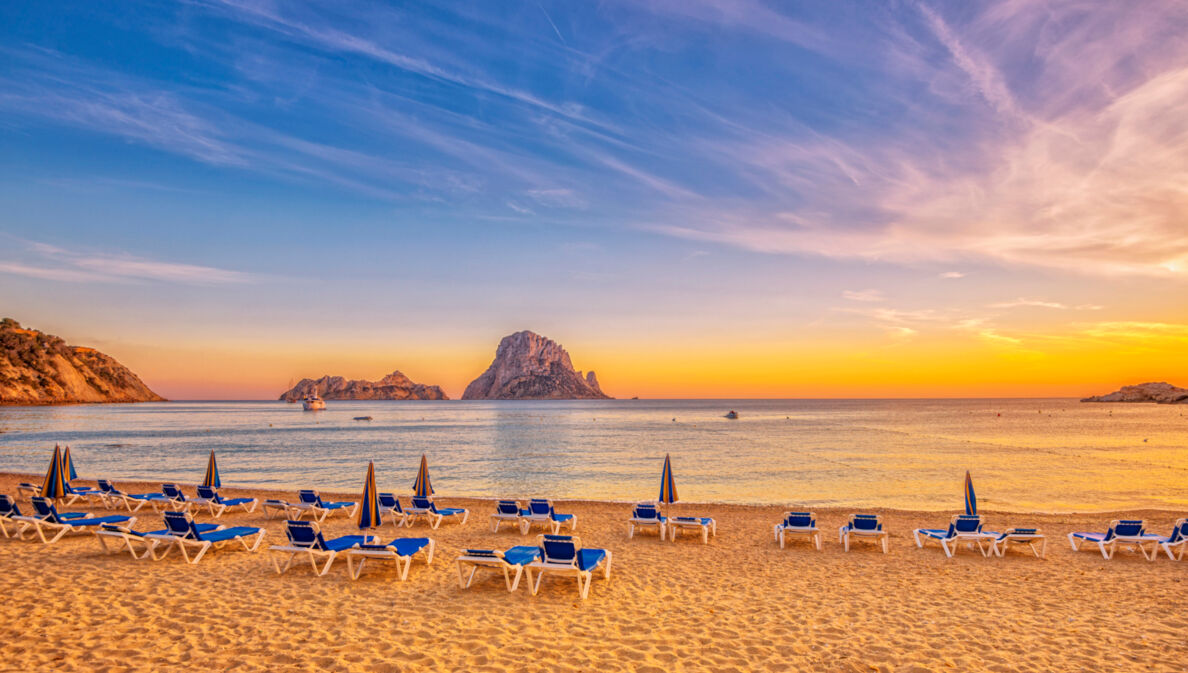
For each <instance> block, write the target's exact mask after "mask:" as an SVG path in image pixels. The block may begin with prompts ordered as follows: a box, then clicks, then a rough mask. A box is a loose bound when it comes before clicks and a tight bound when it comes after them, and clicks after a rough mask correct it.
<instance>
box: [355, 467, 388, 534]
mask: <svg viewBox="0 0 1188 673" xmlns="http://www.w3.org/2000/svg"><path fill="white" fill-rule="evenodd" d="M355 523H357V524H359V528H375V527H377V526H379V525H381V524H382V523H383V520H382V519H380V505H379V493H377V492H376V490H375V463H374V462H369V463H367V476H366V477H364V478H363V497H361V498H359V514H358V515H357V517H356V520H355Z"/></svg>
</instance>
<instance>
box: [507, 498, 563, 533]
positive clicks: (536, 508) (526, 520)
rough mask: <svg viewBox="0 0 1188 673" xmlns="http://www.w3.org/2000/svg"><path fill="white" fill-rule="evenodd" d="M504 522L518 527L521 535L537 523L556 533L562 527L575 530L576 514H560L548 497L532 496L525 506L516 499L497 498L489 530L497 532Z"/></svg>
mask: <svg viewBox="0 0 1188 673" xmlns="http://www.w3.org/2000/svg"><path fill="white" fill-rule="evenodd" d="M505 523H510V524H512V525H514V526H516V527H517V528H519V529H520V534H521V535H527V534H528V531H530V530H532V527H533V526H537V525H539V526H541V527H543V528H545V529H546V530H548V531H549V532H551V533H553V534H558V533H560V532H561V528H563V527H564V528H568V529H569V530H571V531H573V530H576V529H577V516H575V515H573V514H561V513H560V512H558V511H557V509H556V508H555V507H553V502H552V501H551V500H549V499H548V498H532V499H531V500H529V501H528V506H527V507H524V506H523V505H522V504H521V503H520V501H518V500H498V501H496V502H495V513H494V514H492V515H491V531H492V532H495V533H498V532H499V527H500V526H501V525H503V524H505Z"/></svg>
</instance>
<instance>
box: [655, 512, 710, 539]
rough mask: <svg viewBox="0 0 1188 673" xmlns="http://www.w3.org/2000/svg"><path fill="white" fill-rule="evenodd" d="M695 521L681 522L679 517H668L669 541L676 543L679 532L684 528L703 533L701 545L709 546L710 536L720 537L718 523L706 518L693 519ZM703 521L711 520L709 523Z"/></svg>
mask: <svg viewBox="0 0 1188 673" xmlns="http://www.w3.org/2000/svg"><path fill="white" fill-rule="evenodd" d="M692 518H693V519H696V520H695V521H681V520H679V518H678V517H674V516H669V517H668V524H667V528H668V540H669V542H676V539H677V532H678V531H680V529H682V528H697V529H700V531H701V544H709V539H710V536H711V535H713V536H714V537H718V522H717V520H715V519H712V518H710V517H705V516H697V517H692ZM702 519H709V523H702V521H701V520H702Z"/></svg>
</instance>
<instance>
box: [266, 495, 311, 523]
mask: <svg viewBox="0 0 1188 673" xmlns="http://www.w3.org/2000/svg"><path fill="white" fill-rule="evenodd" d="M260 509H261V511H263V512H264V518H265V519H273V518H276V517H280V518H282V519H297V518H299V517H300V516H301V513H302V510H301V508H299V507H297V506H295V505H293V503H291V502H288V501H286V500H276V499H274V498H270V499H268V500H265V501H264V502H263V503H261V505H260Z"/></svg>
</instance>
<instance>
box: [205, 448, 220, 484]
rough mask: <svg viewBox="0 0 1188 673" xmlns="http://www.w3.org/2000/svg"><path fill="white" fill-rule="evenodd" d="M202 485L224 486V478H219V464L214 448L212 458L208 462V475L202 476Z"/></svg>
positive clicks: (211, 451) (211, 452)
mask: <svg viewBox="0 0 1188 673" xmlns="http://www.w3.org/2000/svg"><path fill="white" fill-rule="evenodd" d="M202 485H203V486H206V487H208V488H222V487H223V480H222V479H219V464H218V463H217V462H215V456H214V449H211V450H210V460H209V461H207V463H206V476H205V477H203V478H202Z"/></svg>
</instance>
